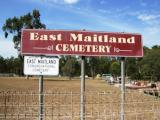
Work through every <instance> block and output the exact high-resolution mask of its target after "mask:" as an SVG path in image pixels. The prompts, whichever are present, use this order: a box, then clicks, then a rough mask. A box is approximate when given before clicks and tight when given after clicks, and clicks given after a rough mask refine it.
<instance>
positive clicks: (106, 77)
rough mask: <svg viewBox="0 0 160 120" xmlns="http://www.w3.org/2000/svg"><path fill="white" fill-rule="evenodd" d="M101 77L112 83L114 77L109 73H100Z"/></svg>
mask: <svg viewBox="0 0 160 120" xmlns="http://www.w3.org/2000/svg"><path fill="white" fill-rule="evenodd" d="M102 79H103V80H106V81H107V82H108V83H111V84H112V83H114V78H113V76H112V75H111V74H102Z"/></svg>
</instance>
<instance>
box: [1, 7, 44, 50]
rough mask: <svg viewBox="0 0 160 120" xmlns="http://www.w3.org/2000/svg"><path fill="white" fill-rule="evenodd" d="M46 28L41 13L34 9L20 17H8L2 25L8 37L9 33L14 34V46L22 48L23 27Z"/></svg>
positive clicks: (18, 48)
mask: <svg viewBox="0 0 160 120" xmlns="http://www.w3.org/2000/svg"><path fill="white" fill-rule="evenodd" d="M42 28H43V29H44V28H45V25H44V24H42V23H41V21H40V13H39V11H38V10H33V11H32V13H27V14H26V15H23V16H20V17H16V16H15V17H13V18H8V19H7V20H6V22H5V24H4V25H3V27H2V30H3V31H4V35H5V37H6V38H7V37H8V35H9V33H10V34H12V35H13V42H14V47H15V49H17V50H18V51H19V50H20V41H21V31H22V29H42Z"/></svg>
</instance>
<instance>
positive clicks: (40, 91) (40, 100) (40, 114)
mask: <svg viewBox="0 0 160 120" xmlns="http://www.w3.org/2000/svg"><path fill="white" fill-rule="evenodd" d="M43 117H44V115H43V75H40V77H39V120H43Z"/></svg>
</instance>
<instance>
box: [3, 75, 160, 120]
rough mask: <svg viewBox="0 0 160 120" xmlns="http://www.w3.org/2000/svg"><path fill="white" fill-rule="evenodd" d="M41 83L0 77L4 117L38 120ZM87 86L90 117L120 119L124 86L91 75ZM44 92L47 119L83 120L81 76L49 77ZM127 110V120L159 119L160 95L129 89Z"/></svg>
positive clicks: (87, 116)
mask: <svg viewBox="0 0 160 120" xmlns="http://www.w3.org/2000/svg"><path fill="white" fill-rule="evenodd" d="M38 82H39V81H38V77H30V78H29V79H26V78H25V77H0V120H1V118H4V119H5V120H11V119H12V120H17V119H20V118H23V119H24V120H36V119H37V117H38V116H37V115H38V105H39V104H38V94H37V93H38ZM85 86H86V92H85V106H86V111H85V117H86V120H118V119H119V117H120V106H121V104H120V103H121V102H120V101H121V94H120V88H118V87H114V86H113V85H109V84H107V82H106V81H104V80H101V79H98V80H97V79H95V80H92V79H89V78H88V79H86V84H85ZM7 91H12V92H7ZM33 91H34V92H33ZM44 93H45V96H44V101H45V120H79V117H80V78H73V79H72V80H69V78H64V77H48V78H46V77H45V78H44ZM124 109H125V118H126V120H158V119H159V118H160V98H157V97H155V96H151V95H146V94H144V92H143V90H128V89H127V90H126V93H125V108H124ZM27 116H28V119H27ZM7 117H8V119H7ZM23 119H22V120H23Z"/></svg>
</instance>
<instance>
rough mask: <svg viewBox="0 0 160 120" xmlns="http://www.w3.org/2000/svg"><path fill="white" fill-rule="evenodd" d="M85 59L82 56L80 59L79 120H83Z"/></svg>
mask: <svg viewBox="0 0 160 120" xmlns="http://www.w3.org/2000/svg"><path fill="white" fill-rule="evenodd" d="M84 95H85V57H84V56H82V58H81V107H80V111H81V113H80V114H81V120H85V104H84V101H85V98H84V97H85V96H84Z"/></svg>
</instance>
